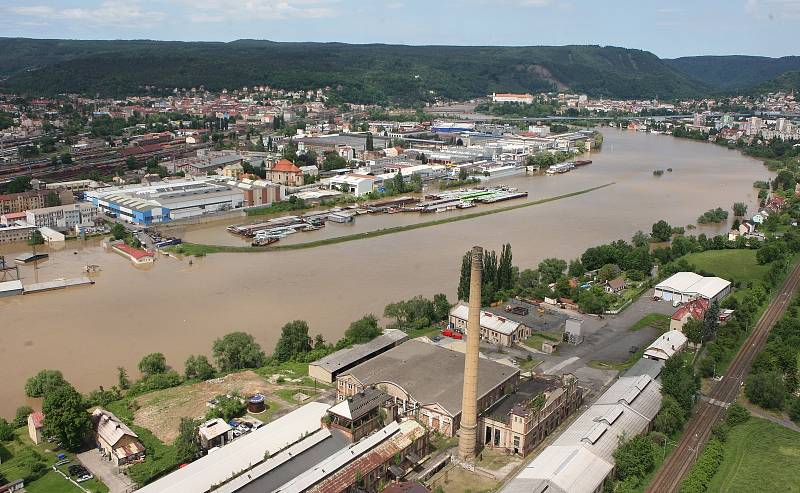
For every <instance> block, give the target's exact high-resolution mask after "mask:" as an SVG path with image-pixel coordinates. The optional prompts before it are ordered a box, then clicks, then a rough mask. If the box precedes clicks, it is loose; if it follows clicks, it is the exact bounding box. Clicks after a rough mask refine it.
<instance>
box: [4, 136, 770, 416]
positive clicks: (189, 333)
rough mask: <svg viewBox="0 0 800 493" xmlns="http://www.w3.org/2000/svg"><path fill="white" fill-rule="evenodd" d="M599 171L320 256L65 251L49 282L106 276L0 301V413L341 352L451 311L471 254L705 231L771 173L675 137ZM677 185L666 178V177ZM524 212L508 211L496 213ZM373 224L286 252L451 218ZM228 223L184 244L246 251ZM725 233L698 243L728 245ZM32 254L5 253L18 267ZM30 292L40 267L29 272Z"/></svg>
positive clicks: (329, 232) (528, 181) (561, 249)
mask: <svg viewBox="0 0 800 493" xmlns="http://www.w3.org/2000/svg"><path fill="white" fill-rule="evenodd" d="M604 134H605V142H604V144H603V150H602V151H601V152H598V153H594V154H593V155H592V157H591V159H592V160H593V161H594V162H593V164H591V165H588V166H584V167H582V168H579V169H577V170H574V171H572V172H570V173H567V174H564V175H559V176H552V177H546V176H536V177H523V176H520V177H513V178H501V179H498V180H497V182H498V183H503V184H505V185H509V186H513V187H517V188H519V189H521V190H528V191H529V197H528V199H527V200H538V199H541V198H545V197H551V196H555V195H561V194H565V193H569V192H574V191H577V190H582V189H585V188H590V187H593V186H597V185H601V184H604V183H608V182H615V184H614V185H612V186H610V187H607V188H603V189H600V190H597V191H594V192H590V193H587V194H584V195H579V196H575V197H570V198H566V199H563V200H559V201H555V202H549V203H545V204H540V205H535V206H532V207H527V208H523V209H517V210H514V211H509V212H503V213H500V214H493V215H488V216H483V217H479V218H475V219H470V220H466V221H460V222H454V223H449V224H444V225H440V226H434V227H430V228H423V229H418V230H414V231H408V232H403V233H398V234H392V235H387V236H381V237H376V238H370V239H368V240H360V241H354V242H348V243H340V244H336V245H329V246H325V247H319V248H313V249H308V250H297V251H286V252H263V253H246V254H243V253H231V254H214V255H210V256H208V257H205V258H198V259H194V260H193V265H189V263H188V259H183V260H178V259H175V258H169V257H165V256H159V257H158V260H157V262H156V263H155V264H153V265H151V266H148V267H144V268H142V267H135V266H133V265H132V264H131V263H130V262H129V261H128V260H126V259H124V258H123V257H121V256H119V255H116V254H113V253H108V252H105V251H104V250H103V249H102V248H101V247H100V244H99V241H98V240H89V241H83V242H82V241H75V242H68V243H67V244H66V247H65V248H63V249H61V250H58V251H51V252H50V254H51V255H50V259H49V260H47V261H46V262H43V263H41V264H40V266H39V269H38V272H37V274H38V277H39V280H40V281H44V280H48V279H54V278H59V277H76V276H79V275H83V268H84V266H85V265H87V264H97V265H100V266H101V268H102V271H101V272H99V273H98V274H96V275H95V280H96V284H95V285H94V286H91V287H81V288H73V289H68V290H62V291H54V292H49V293H41V294H35V295H27V296H14V297H10V298H2V299H0V375H2V380H0V415H3V416H10V415H12V414H13V412H14V409H15V408H16V407H17V406H18V405H20V404H23V403H24V402H25V397H24V392H23V386H24V383H25V379H27V378H28V377H30V376H31V375H33V374H35V373H36V372H37V371H38V370H39V369H42V368H55V369H60V370H61V371H63V372H64V375H65V377H66V378H67V379H68V380H69V381H70V382H72V383H73V384H74V385H76V387H77V388H78V389H79V390H81V391H89V390H91V389H93V388H96V387H97V386H98V385H105V386H111V385H114V384H116V368H117V367H118V366H124V367H126V368H127V369H128V372H129V373H130V374H132V375H135V374H136V364H137V362H138V361H139V359H140V358H141V357H142V356H143V355H145V354H147V353H150V352H155V351H160V352H163V353H164V354H165V355H166V357H167V361H168V363H170V364H171V365H172V366H174V367H176V368H177V369H179V370H180V369H181V368H182V366H183V361H184V360H185V359H186V357H187V356H188V355H190V354H197V353H206V354H207V353H209V352H210V348H211V344H212V342H213V340H214V339H215V338H217V337H220V336H222V335H224V334H226V333H228V332H231V331H234V330H244V331H247V332H250V333H252V334H253V335H254V336H255V337H256V338H257V339H258V341H259V342H260V343H261V345H262V347H263V348H264V349H265V350H266V351H267V352H270V351H271V350H272V348H273V346H274V344H275V341H276V340H277V338H278V335H279V333H280V327H281V326H282V325H283V324H284V323H285V322H287V321H289V320H293V319H303V320H306V321H308V323H309V325H310V326H311V331H312V335H313V334H317V333H320V334H322V335H323V336H325V338H326V340H331V341H332V340H336V339H338V338H339V337H340V336H341V335H342V333H343V332H344V329H345V328H346V327H347V325H348V324H349V323H350V322H351V321H353V320H356V319H358V318H359V317H361V316H362V315H363V314H365V313H375V314H376V315H380V314H381V313H382V311H383V307H384V306H385V305H386V304H387V303H389V302H392V301H396V300H400V299H404V298H408V297H411V296H414V295H417V294H422V295H426V296H431V295H433V294H435V293H437V292H445V293H447V294H448V295H449V296H450V297H451V298H452V297H454V295H455V291H456V287H457V283H458V275H459V269H460V265H461V255H462V253H463V252H465V251H466V250H468V249H469V247H471V246H472V245H476V244H477V245H483V246H484V247H486V248H491V249H498V250H499V248H500V245H501V244H502V243H506V242H509V243H511V245H512V249H513V254H514V263H515V264H517V265H519V266H521V268H526V267H531V266H534V265H535V264H536V263H538V262H539V261H540V260H541V259H543V258H546V257H554V256H555V257H561V258H573V257H576V256H578V255H579V254H580V253H581V252H583V251H584V250H585V249H586V248H587V247H589V246H592V245H596V244H600V243H604V242H608V241H613V240H616V239H619V238H625V239H629V238H630V237H631V235H632V234H633V233H634V232H635V231H637V230H639V229H641V230H645V231H649V229H650V226H651V224H652V223H653V222H655V221H657V220H659V219H662V218H663V219H666V220H667V221H669V222H670V223H671V224H673V225H686V224H689V223H694V222H695V221H696V218H697V216H699V215H700V214H702V213H703V212H704V211H706V210H708V209H711V208H715V207H723V208H725V209H730V207H731V204H732V203H733V202H735V201H741V200H745V201H746V202H747V203H748V204H750V211H751V212H752V211H754V210H755V201H756V194H755V193H754V191H753V189H752V183H753V182H754V181H756V180H763V179H766V178H768V177H769V176H770V173H769V172H768V171H767V170H766V168H764V167H763V166H762V165H761V163H760V162H759V161H756V160H753V159H750V158H747V157H743V156H742V155H740V154H739V153H738V152H736V151H729V150H727V149H723V148H720V147H717V146H714V145H709V144H704V143H697V142H692V141H688V140H679V139H674V138H672V137H668V136H662V135H649V134H643V133H633V132H624V131H616V130H605V131H604ZM669 167H671V168H672V169H673V172H672V173H666V172H665V173H664V175H663V176H661V177H655V176H653V174H652V171H653V170H654V169H657V168H660V169H664V170H666V168H669ZM515 203H520V201H509V202H506V203H503V204H500V205H497V207H503V206H507V205H512V204H515ZM482 207H486V206H478V207H476V208H474V209H470V210H468V211H464V212H453V213H444V214H433V215H425V216H420V215H417V214H393V215H375V216H360V217H358V218H357V219H356V222H355V224H351V225H340V224H330V225H328V226H327V227H326V228H323V229H322V230H320V231H317V232H312V233H298V234H295V235H292V236H290V237H288V238H287V239H285V240H281V241H282V242H285V243H286V242H297V241H309V240H313V239H319V238H324V237H331V236H341V235H346V234H351V233H356V232H361V231H368V230H374V229H380V228H385V227H388V226H395V225H400V224H407V223H410V222H419V221H428V220H431V219H439V218H443V217H447V216H448V215H450V214H459V213H469V212H474V211H478V210H482ZM226 225H227V223H222V224H211V225H203V226H202V227H197V228H195V229H190V230H187V231H179V234H180V235H181V236H183V237H184V238H185V239H186V240H187V241H194V242H206V243H216V244H240V242H241V240H239V239H237V238H236V237H234V236H231V235H230V234H228V233H227V232H226V231H225V226H226ZM726 229H727V227H726V226H725V225H719V226H711V227H703V228H700V229H698V230H697V231H696V233H699V232H705V233H706V234H716V233H718V232H722V231H724V230H726ZM25 250H26V248H25V246H24V245H12V246H4V247H0V254H3V253H5V254H6V255H7V257H6V258H9V256H10V257H12V258H13V257H14V256H15V255H16V254H17V253H19V252H21V251H25ZM20 270H21V273H22V275H23V280H24V281H26V282H33V279H34V272H33V267H30V266H25V267H21V268H20Z"/></svg>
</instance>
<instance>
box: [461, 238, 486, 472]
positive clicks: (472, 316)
mask: <svg viewBox="0 0 800 493" xmlns="http://www.w3.org/2000/svg"><path fill="white" fill-rule="evenodd" d="M482 274H483V248H481V247H479V246H476V247H472V265H471V269H470V281H469V316H468V318H467V354H466V357H465V358H464V391H463V398H462V401H461V431H460V438H459V441H458V456H459V457H460V458H461V459H463V460H473V459H475V454H476V451H477V444H478V360H479V358H478V353H479V351H480V339H481V337H480V336H481V277H482Z"/></svg>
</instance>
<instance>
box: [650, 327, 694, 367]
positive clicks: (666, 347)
mask: <svg viewBox="0 0 800 493" xmlns="http://www.w3.org/2000/svg"><path fill="white" fill-rule="evenodd" d="M687 341H688V339H687V338H686V336H685V335H683V332H681V331H679V330H670V331H668V332H666V333H664V334H661V337H659V338H658V339H656V340H655V341H653V343H652V344H651V345H650V347H648V348H647V349H646V350H645V351H644V355H643V356H642V357H643V358H649V359H656V360H662V361H666V360H668V359H670V358H672V357H673V356H675V355H676V354H678V353H680V352H681V351H683V350H684V348H685V347H686V342H687Z"/></svg>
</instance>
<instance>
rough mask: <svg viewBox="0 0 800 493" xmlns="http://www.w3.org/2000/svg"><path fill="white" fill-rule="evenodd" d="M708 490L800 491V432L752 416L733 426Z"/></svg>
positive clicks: (747, 491)
mask: <svg viewBox="0 0 800 493" xmlns="http://www.w3.org/2000/svg"><path fill="white" fill-rule="evenodd" d="M708 491H709V492H720V493H722V492H725V493H734V492H742V493H750V492H755V491H757V492H760V493H771V492H775V493H778V492H781V493H791V492H800V433H797V432H794V431H792V430H789V429H787V428H784V427H782V426H780V425H776V424H773V423H771V422H769V421H766V420H763V419H759V418H755V417H752V418H750V420H749V421H748V422H747V423H744V424H742V425H739V426H737V427H735V428H734V429H733V430H731V433H730V436H729V437H728V441H727V442H726V443H725V458H724V459H723V461H722V465H721V466H720V468H719V471H717V474H716V475H715V476H714V478H713V479H712V480H711V483H710V484H709V487H708Z"/></svg>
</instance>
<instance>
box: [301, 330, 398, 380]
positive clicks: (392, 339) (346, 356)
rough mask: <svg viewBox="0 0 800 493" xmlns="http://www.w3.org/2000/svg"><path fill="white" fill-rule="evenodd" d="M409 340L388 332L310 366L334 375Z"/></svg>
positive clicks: (396, 331) (392, 331)
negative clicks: (367, 357) (376, 353)
mask: <svg viewBox="0 0 800 493" xmlns="http://www.w3.org/2000/svg"><path fill="white" fill-rule="evenodd" d="M406 339H408V335H406V333H405V332H403V331H400V330H387V331H385V332H384V333H383V334H382V335H379V336H378V337H376V338H375V339H373V340H371V341H369V342H366V343H364V344H354V345H353V346H352V347H349V348H345V349H340V350H339V351H336V352H335V353H332V354H329V355H328V356H325V357H324V358H321V359H318V360H317V361H314V362H312V363H309V365H314V366H319V367H320V368H322V369H324V370H326V371H328V372H330V373H333V372H335V371H336V370H339V369H341V368H344V367H346V366H347V365H350V364H352V363H355V362H356V361H358V360H360V359H362V358H364V357H365V356H369V355H370V354H373V353H375V352H377V351H380V350H381V349H384V348H386V347H389V346H392V345H394V344H397V343H398V342H400V341H404V340H406Z"/></svg>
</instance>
